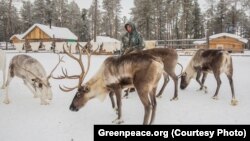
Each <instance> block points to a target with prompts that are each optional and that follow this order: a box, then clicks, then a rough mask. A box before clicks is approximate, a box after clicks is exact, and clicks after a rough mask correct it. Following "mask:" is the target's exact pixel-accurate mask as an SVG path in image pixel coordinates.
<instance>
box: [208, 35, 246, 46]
mask: <svg viewBox="0 0 250 141" xmlns="http://www.w3.org/2000/svg"><path fill="white" fill-rule="evenodd" d="M223 36H226V37H231V38H234V39H237V40H238V41H240V42H243V43H245V44H246V43H247V42H248V40H247V39H244V38H242V37H240V36H237V35H235V34H230V33H219V34H214V35H212V36H210V37H209V38H210V40H212V39H215V38H219V37H223Z"/></svg>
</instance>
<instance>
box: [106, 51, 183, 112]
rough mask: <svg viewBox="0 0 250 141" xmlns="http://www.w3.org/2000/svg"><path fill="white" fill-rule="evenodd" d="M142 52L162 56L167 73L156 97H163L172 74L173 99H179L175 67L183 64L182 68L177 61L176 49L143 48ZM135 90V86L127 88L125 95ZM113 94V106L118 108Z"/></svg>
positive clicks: (111, 96) (111, 94)
mask: <svg viewBox="0 0 250 141" xmlns="http://www.w3.org/2000/svg"><path fill="white" fill-rule="evenodd" d="M142 53H146V54H150V55H153V56H155V57H159V58H161V60H162V62H163V64H164V71H165V73H163V76H164V82H163V85H162V88H161V90H160V91H159V93H158V94H157V95H156V97H161V95H162V93H163V91H164V89H165V87H166V86H167V84H168V82H169V76H170V77H171V78H172V80H173V81H174V87H175V89H174V96H173V98H172V99H171V100H178V76H176V74H175V67H176V65H177V64H178V65H180V66H181V69H182V65H181V64H179V63H178V62H177V60H178V54H177V52H176V50H174V49H171V48H154V49H148V50H143V51H142ZM181 71H182V70H181ZM133 91H134V89H133V88H131V89H127V90H125V93H126V94H125V95H124V97H127V96H128V94H129V92H133ZM113 95H114V93H113V92H111V93H110V94H109V96H110V100H111V103H112V108H113V109H116V108H117V107H116V106H115V101H114V98H113Z"/></svg>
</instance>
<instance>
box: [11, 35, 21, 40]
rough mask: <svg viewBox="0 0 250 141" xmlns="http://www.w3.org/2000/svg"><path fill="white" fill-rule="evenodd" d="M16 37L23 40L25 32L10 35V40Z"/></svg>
mask: <svg viewBox="0 0 250 141" xmlns="http://www.w3.org/2000/svg"><path fill="white" fill-rule="evenodd" d="M14 37H17V39H19V40H22V38H23V34H14V35H12V36H11V37H10V40H12V39H13V38H14Z"/></svg>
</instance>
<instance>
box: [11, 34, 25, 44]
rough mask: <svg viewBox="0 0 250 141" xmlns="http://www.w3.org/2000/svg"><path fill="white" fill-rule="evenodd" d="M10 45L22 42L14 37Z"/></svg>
mask: <svg viewBox="0 0 250 141" xmlns="http://www.w3.org/2000/svg"><path fill="white" fill-rule="evenodd" d="M11 41H12V43H22V42H24V41H22V40H19V39H18V38H17V37H16V36H15V37H13V38H12V39H11Z"/></svg>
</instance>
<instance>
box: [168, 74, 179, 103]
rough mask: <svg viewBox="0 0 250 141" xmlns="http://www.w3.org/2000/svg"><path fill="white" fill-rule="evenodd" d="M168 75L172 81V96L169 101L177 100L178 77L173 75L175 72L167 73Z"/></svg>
mask: <svg viewBox="0 0 250 141" xmlns="http://www.w3.org/2000/svg"><path fill="white" fill-rule="evenodd" d="M169 76H170V77H171V78H172V79H173V81H174V97H173V98H172V99H171V101H172V100H178V77H177V76H176V75H175V72H171V73H169Z"/></svg>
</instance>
